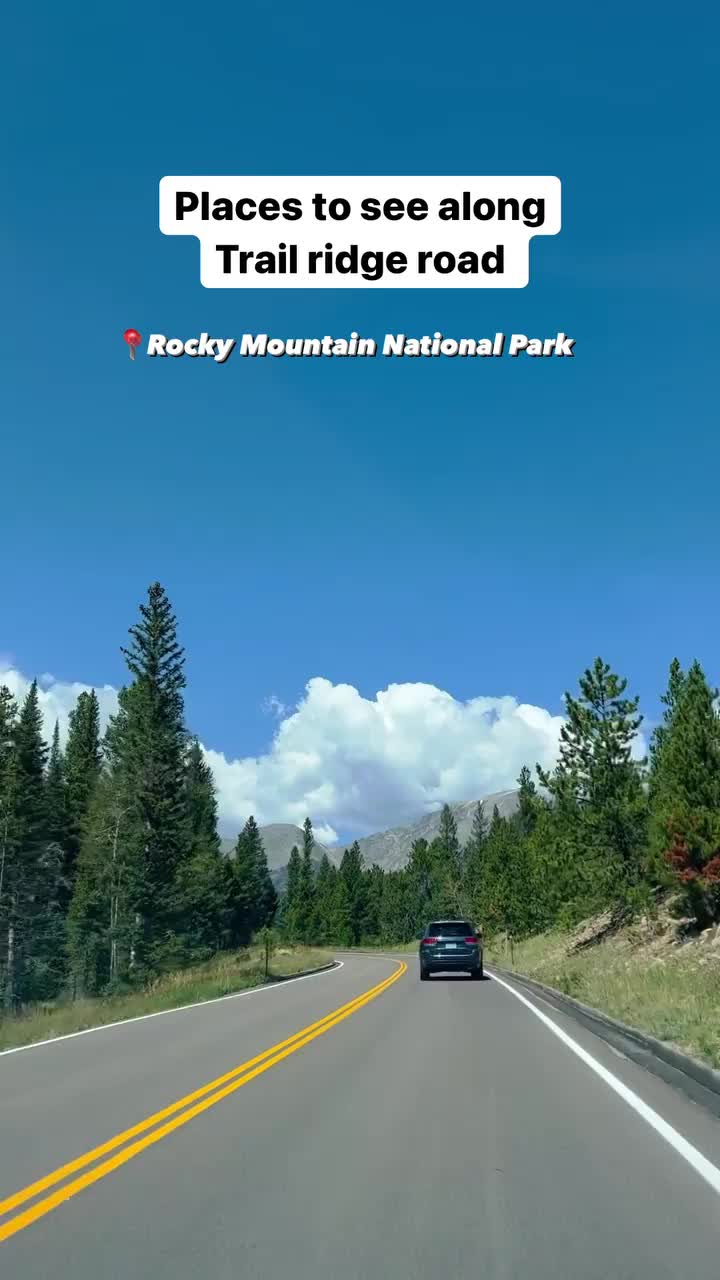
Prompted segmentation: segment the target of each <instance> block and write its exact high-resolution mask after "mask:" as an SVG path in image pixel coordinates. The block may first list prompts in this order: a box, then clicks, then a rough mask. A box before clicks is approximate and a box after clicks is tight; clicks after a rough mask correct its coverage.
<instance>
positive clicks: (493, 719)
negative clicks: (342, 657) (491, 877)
mask: <svg viewBox="0 0 720 1280" xmlns="http://www.w3.org/2000/svg"><path fill="white" fill-rule="evenodd" d="M562 723H563V720H562V716H558V715H552V714H551V713H550V712H549V711H547V710H545V708H543V707H534V706H530V705H528V704H526V703H520V702H518V701H517V699H516V698H513V697H509V696H508V697H500V698H492V697H477V698H472V699H470V700H469V701H467V702H459V701H458V700H457V699H455V698H453V697H452V695H451V694H449V693H446V692H444V691H443V690H442V689H437V688H435V686H434V685H429V684H392V685H390V686H389V687H388V688H387V689H384V690H381V691H380V692H378V693H377V694H376V695H375V697H374V698H364V697H362V695H361V694H360V693H359V692H358V690H357V689H355V688H353V687H352V685H348V684H338V685H334V684H332V683H331V682H330V681H329V680H325V679H323V678H321V677H316V678H315V679H313V680H310V681H309V683H308V685H307V687H306V689H305V694H304V696H303V698H302V700H301V701H300V703H299V704H298V706H297V707H296V708H295V709H294V711H293V712H292V713H291V714H288V715H285V717H284V718H283V719H282V721H281V722H280V724H279V726H278V728H277V731H276V733H275V736H274V738H273V741H272V744H271V746H270V749H269V750H268V751H267V752H266V753H265V754H264V755H262V756H259V757H257V758H254V759H253V758H250V759H244V760H232V759H228V757H227V756H225V755H224V754H222V753H221V752H218V751H213V750H208V751H207V756H208V760H209V763H210V764H211V766H212V769H213V772H214V774H215V778H216V781H217V785H218V789H219V793H220V796H221V797H222V814H223V822H224V824H225V825H229V826H231V827H232V826H237V825H238V823H240V822H242V821H243V820H244V818H245V817H247V814H248V813H254V814H255V816H256V817H257V818H258V821H260V822H271V821H272V822H294V823H298V824H300V823H301V822H302V821H303V819H304V818H305V816H306V815H307V814H310V816H311V817H312V819H313V822H314V823H316V824H317V828H318V832H317V833H318V838H319V839H323V835H321V834H320V829H321V827H322V830H323V833H324V838H325V840H326V841H330V842H332V840H333V839H335V838H337V832H340V833H341V834H342V835H343V836H345V835H347V834H349V833H352V834H357V835H364V834H367V833H369V832H371V831H377V830H379V829H381V828H383V827H387V826H394V825H400V824H402V823H404V822H407V821H410V820H412V819H414V818H416V817H417V816H418V815H419V814H421V813H424V812H429V811H431V810H433V809H437V808H439V807H440V805H442V804H443V803H444V802H445V801H448V802H449V803H453V802H455V801H459V800H471V799H474V798H475V797H479V796H482V795H486V794H488V793H490V792H493V791H503V790H506V789H508V788H510V787H513V786H514V785H515V781H516V778H517V776H518V773H519V772H520V769H521V768H522V766H523V765H524V764H530V765H531V766H534V764H535V762H536V761H537V762H539V763H540V764H542V765H544V766H550V765H552V764H553V762H554V761H555V758H556V755H557V747H558V739H559V734H560V727H561V725H562Z"/></svg>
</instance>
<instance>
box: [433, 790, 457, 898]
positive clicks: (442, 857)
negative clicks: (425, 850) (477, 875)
mask: <svg viewBox="0 0 720 1280" xmlns="http://www.w3.org/2000/svg"><path fill="white" fill-rule="evenodd" d="M431 848H432V851H433V856H434V861H435V868H436V877H437V884H438V891H439V894H440V897H441V899H442V901H443V904H444V905H443V911H448V912H451V913H452V914H453V915H463V914H464V913H465V904H464V902H463V890H462V871H463V859H462V856H461V850H460V841H459V840H458V833H457V823H456V821H455V815H454V814H453V811H452V809H451V808H450V805H449V804H444V805H443V807H442V810H441V812H440V825H439V828H438V834H437V836H436V838H435V839H434V840H433V842H432V846H431Z"/></svg>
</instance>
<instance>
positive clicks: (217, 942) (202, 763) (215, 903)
mask: <svg viewBox="0 0 720 1280" xmlns="http://www.w3.org/2000/svg"><path fill="white" fill-rule="evenodd" d="M185 805H186V818H187V824H188V838H189V852H188V854H187V856H186V857H185V858H183V860H182V861H181V862H180V865H179V868H178V871H177V893H176V899H177V908H178V918H177V922H176V933H177V941H176V943H175V948H176V951H177V953H178V956H179V958H180V959H181V961H182V962H183V963H185V962H190V961H193V960H194V961H197V960H201V959H204V958H206V957H208V956H210V955H212V954H213V952H215V951H218V950H220V949H221V947H222V946H224V945H225V944H226V942H227V941H229V939H230V935H231V931H232V928H233V923H234V909H233V906H234V889H235V883H234V877H233V876H232V870H231V867H229V866H228V865H227V864H226V862H225V859H224V858H223V857H222V854H221V852H220V838H219V836H218V831H217V799H216V795H215V783H214V780H213V775H212V770H211V768H210V766H209V765H208V763H207V761H206V760H205V757H204V755H203V751H202V747H201V746H200V743H199V742H198V740H197V738H193V739H192V740H191V742H190V743H189V746H188V749H187V754H186V759H185Z"/></svg>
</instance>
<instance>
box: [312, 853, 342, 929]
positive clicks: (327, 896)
mask: <svg viewBox="0 0 720 1280" xmlns="http://www.w3.org/2000/svg"><path fill="white" fill-rule="evenodd" d="M333 890H334V881H333V866H332V863H331V862H330V859H329V858H328V855H327V853H323V856H322V858H321V859H320V865H319V867H318V870H317V875H316V877H315V902H314V916H313V927H312V935H313V940H314V941H315V942H316V943H318V944H319V945H320V946H324V945H327V944H328V943H331V942H335V941H336V939H335V938H333V937H332V936H331V932H330V930H331V916H332V904H333Z"/></svg>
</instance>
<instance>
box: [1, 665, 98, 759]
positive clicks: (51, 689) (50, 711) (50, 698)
mask: <svg viewBox="0 0 720 1280" xmlns="http://www.w3.org/2000/svg"><path fill="white" fill-rule="evenodd" d="M31 683H32V682H31V680H29V679H28V677H27V676H24V675H23V674H22V672H20V671H18V670H17V668H16V667H11V666H3V664H2V662H0V684H4V685H7V687H8V688H9V690H10V692H11V694H12V695H13V697H14V698H15V699H16V700H17V701H18V702H22V700H23V698H24V697H25V695H26V694H27V691H28V689H29V688H30V685H31ZM91 687H92V686H91V685H89V684H81V683H80V682H79V681H77V680H72V681H64V680H56V679H55V677H54V676H53V675H51V674H50V673H49V672H45V674H44V675H42V676H38V701H39V703H40V710H41V712H42V716H43V725H44V730H45V737H46V738H47V739H48V741H49V740H50V738H51V736H52V733H53V730H54V728H55V722H56V721H57V722H58V725H59V728H60V741H61V743H64V742H65V740H66V738H67V731H68V723H69V716H70V712H71V711H72V709H73V707H74V706H75V703H76V702H77V700H78V696H79V695H80V694H81V693H89V692H90V689H91ZM95 693H96V694H97V700H98V704H99V707H100V724H101V728H102V729H103V730H104V729H105V726H106V724H107V722H108V717H109V716H111V715H112V714H113V712H114V711H116V710H117V689H115V688H113V686H112V685H110V684H106V685H102V686H100V685H96V686H95Z"/></svg>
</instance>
